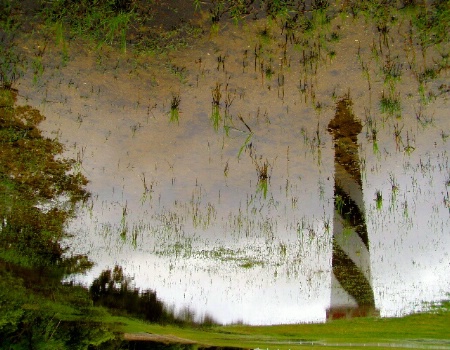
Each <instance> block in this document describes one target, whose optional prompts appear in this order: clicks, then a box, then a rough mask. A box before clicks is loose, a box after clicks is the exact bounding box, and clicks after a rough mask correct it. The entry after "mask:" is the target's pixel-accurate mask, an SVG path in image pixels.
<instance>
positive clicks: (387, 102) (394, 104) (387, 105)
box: [380, 93, 402, 117]
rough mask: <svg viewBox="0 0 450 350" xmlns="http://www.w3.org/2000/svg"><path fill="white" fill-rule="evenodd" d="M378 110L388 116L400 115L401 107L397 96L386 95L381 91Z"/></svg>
mask: <svg viewBox="0 0 450 350" xmlns="http://www.w3.org/2000/svg"><path fill="white" fill-rule="evenodd" d="M380 110H381V113H386V114H388V115H389V116H394V115H395V116H397V117H400V116H401V111H402V107H401V104H400V99H399V97H398V96H393V95H390V96H386V95H385V94H384V93H383V96H382V97H381V99H380Z"/></svg>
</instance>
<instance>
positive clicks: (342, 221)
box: [327, 97, 379, 320]
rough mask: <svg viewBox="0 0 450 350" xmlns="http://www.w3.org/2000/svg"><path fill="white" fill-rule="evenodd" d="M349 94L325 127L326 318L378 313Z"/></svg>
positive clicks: (358, 128) (355, 125)
mask: <svg viewBox="0 0 450 350" xmlns="http://www.w3.org/2000/svg"><path fill="white" fill-rule="evenodd" d="M350 107H351V101H350V99H349V98H348V97H345V98H343V99H341V100H340V101H339V102H338V103H337V107H336V115H335V117H334V118H333V119H332V120H331V121H330V124H329V125H328V130H329V131H330V133H331V134H332V135H333V142H334V151H335V155H334V167H335V182H334V220H333V254H332V270H333V272H332V280H331V301H330V307H329V308H328V309H327V320H330V319H336V318H350V317H358V316H369V315H379V311H378V310H377V309H376V308H375V300H374V294H373V289H372V285H371V275H370V255H369V237H368V234H367V227H366V220H365V213H364V201H363V192H362V181H361V169H360V162H359V155H358V140H357V138H358V134H359V133H360V132H361V130H362V125H361V123H360V122H359V121H358V120H357V119H356V118H355V116H354V115H353V113H352V111H351V108H350Z"/></svg>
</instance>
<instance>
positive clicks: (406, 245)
mask: <svg viewBox="0 0 450 350" xmlns="http://www.w3.org/2000/svg"><path fill="white" fill-rule="evenodd" d="M397 29H398V33H401V32H402V30H406V29H405V28H402V27H401V26H400V25H399V28H397ZM332 32H336V33H338V34H339V40H331V39H330V40H327V41H326V42H325V44H324V43H323V42H322V43H321V42H320V41H318V40H316V39H317V38H315V36H314V35H311V36H310V37H307V38H306V39H305V41H303V42H301V41H300V40H297V43H291V42H289V41H285V37H284V35H281V33H280V28H279V27H278V26H277V24H276V23H272V22H270V21H265V20H264V21H263V20H261V21H259V20H258V21H254V22H252V23H246V24H241V25H239V26H235V25H232V24H227V25H225V26H224V27H223V28H222V29H221V30H220V31H219V33H212V34H211V35H205V37H204V38H203V39H198V40H197V41H196V42H195V43H194V44H192V45H191V46H190V47H188V48H185V49H181V50H179V51H176V52H172V53H169V54H168V55H167V56H165V57H164V58H162V59H161V58H158V59H157V58H155V57H153V56H135V55H132V54H130V53H128V54H127V53H117V52H113V51H112V50H108V49H106V48H104V49H101V50H100V51H90V50H88V49H82V48H78V47H77V46H76V45H75V44H74V45H72V47H71V48H70V60H69V62H67V66H66V67H61V65H59V64H57V62H55V61H54V60H52V59H48V62H45V63H46V67H45V71H44V74H43V76H42V77H40V79H39V81H38V82H37V83H34V84H33V83H32V79H33V77H32V76H31V75H30V76H27V77H25V78H24V79H23V80H21V84H19V86H18V88H19V90H20V91H21V95H22V97H23V98H24V100H27V103H28V104H30V105H32V106H34V107H37V108H39V109H40V110H41V111H42V112H43V114H44V115H46V117H47V120H46V121H45V122H44V123H43V124H42V127H43V128H44V130H45V132H46V133H47V135H48V136H49V137H58V138H59V139H60V140H61V141H62V142H63V143H65V144H66V146H67V154H68V155H70V156H73V157H75V158H76V159H77V160H78V161H79V163H78V166H79V169H80V171H82V172H83V173H84V174H85V175H86V176H87V178H88V179H89V180H90V183H89V185H88V189H89V191H90V192H91V193H92V197H91V199H90V200H89V201H88V202H87V203H86V204H85V205H84V206H82V207H80V208H79V213H78V216H77V218H76V219H74V220H73V221H72V222H71V223H70V224H69V225H68V227H67V230H68V232H70V233H71V234H72V237H70V238H68V239H67V240H66V242H65V243H66V244H67V246H68V247H70V249H69V252H70V253H75V254H79V253H81V254H87V255H88V256H89V258H90V259H91V260H92V261H93V262H94V263H95V266H94V268H93V269H92V270H91V271H89V272H88V273H87V274H86V275H82V276H73V277H72V278H73V279H75V280H76V281H78V282H80V283H83V284H86V285H88V284H90V283H91V282H92V280H93V279H94V278H96V277H97V276H98V275H99V274H100V272H101V271H102V270H104V269H106V268H112V267H113V266H114V265H116V264H117V265H121V266H122V267H123V269H124V272H125V273H126V274H128V275H130V276H133V278H134V282H135V284H136V287H139V288H141V289H148V288H151V289H154V290H156V292H157V294H158V297H159V298H160V299H162V300H163V301H165V302H166V303H167V304H168V305H173V306H174V307H175V309H176V310H183V309H186V308H188V309H189V310H190V311H193V312H195V314H196V315H197V317H198V318H199V319H201V318H202V317H204V315H206V314H208V315H211V316H212V317H213V318H214V319H216V320H217V321H218V322H221V323H233V322H244V323H248V324H277V323H298V322H324V321H325V320H326V319H327V317H328V318H332V317H350V316H357V315H364V314H373V315H381V316H383V317H385V316H400V315H405V314H408V313H411V312H415V311H420V310H424V309H426V308H427V305H426V303H427V302H434V301H439V300H442V299H445V298H447V297H448V294H447V293H448V292H449V291H450V279H449V277H448V276H450V256H449V253H448V248H449V247H450V229H449V227H450V204H449V203H450V198H449V192H450V170H449V150H450V148H449V145H450V140H449V138H448V137H449V135H450V119H449V118H448V114H449V105H448V98H449V93H448V89H447V90H446V89H445V88H442V86H444V84H445V81H446V79H448V73H447V72H446V71H445V70H444V71H441V74H440V75H439V76H438V77H437V78H436V79H435V80H433V81H431V82H429V83H427V84H426V86H425V88H426V91H427V93H428V92H432V93H433V96H434V98H432V99H431V98H430V99H429V101H428V100H427V101H424V99H425V97H424V96H423V95H420V94H419V92H418V82H417V80H416V78H415V77H416V74H415V69H420V68H419V67H422V65H423V66H425V65H429V66H433V64H435V63H433V62H436V58H438V55H437V53H430V54H429V55H428V58H427V59H428V61H424V62H422V61H421V60H422V56H420V55H417V58H415V59H417V62H416V61H414V62H413V63H414V64H411V62H412V61H411V52H412V51H411V50H419V49H418V46H417V45H416V46H414V45H413V44H412V46H411V47H406V46H405V45H406V44H405V41H404V39H403V37H402V36H401V35H400V34H396V33H397V32H396V33H393V34H392V37H391V38H390V39H389V41H388V43H381V42H380V40H379V37H378V34H377V33H376V30H375V29H374V26H373V25H372V24H370V23H369V24H368V23H365V22H363V21H359V20H353V19H346V18H336V19H335V20H333V21H332V22H331V24H329V25H328V26H327V27H326V28H324V29H323V32H322V35H323V37H325V38H331V33H332ZM299 35H300V34H299ZM299 42H300V43H299ZM375 43H376V44H375ZM378 43H379V44H378ZM24 49H26V50H30V52H32V51H33V50H34V48H33V47H27V46H26V45H25V44H24ZM49 50H52V49H51V48H50V49H49ZM53 50H54V51H55V53H57V50H58V48H53ZM392 62H394V63H392ZM393 64H395V65H396V66H395V67H397V68H398V69H399V70H400V72H401V76H400V77H396V79H394V80H393V81H387V78H386V76H385V73H386V67H392V65H393ZM361 67H363V68H364V67H365V68H364V69H362V68H361ZM397 78H398V79H397ZM389 94H392V96H396V97H398V100H399V101H400V102H399V103H400V105H401V107H400V108H399V109H396V108H393V109H392V110H391V111H389V110H386V109H383V108H384V107H382V100H383V98H384V97H386V96H387V95H389ZM389 96H391V95H389ZM427 96H431V95H427ZM175 102H178V103H175Z"/></svg>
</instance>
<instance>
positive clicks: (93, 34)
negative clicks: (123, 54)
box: [43, 0, 135, 50]
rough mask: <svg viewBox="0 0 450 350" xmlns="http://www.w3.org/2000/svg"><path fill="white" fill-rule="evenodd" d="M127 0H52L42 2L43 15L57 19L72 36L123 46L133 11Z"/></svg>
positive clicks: (47, 18)
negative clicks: (44, 3)
mask: <svg viewBox="0 0 450 350" xmlns="http://www.w3.org/2000/svg"><path fill="white" fill-rule="evenodd" d="M131 5H132V3H131V1H130V0H94V1H88V0H79V1H68V0H56V1H52V2H50V3H46V6H45V7H44V9H43V14H44V17H45V18H46V20H47V22H48V23H49V24H51V23H61V24H60V26H61V25H62V26H64V27H67V28H68V29H69V31H70V34H71V35H73V36H79V37H86V38H92V39H94V40H96V41H97V42H98V43H107V44H109V45H113V44H118V45H119V46H120V47H121V48H122V49H123V50H125V49H126V35H127V31H128V30H129V27H130V24H131V22H132V21H133V20H134V19H135V12H134V9H133V7H132V6H131Z"/></svg>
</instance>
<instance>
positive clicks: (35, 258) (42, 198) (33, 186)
mask: <svg viewBox="0 0 450 350" xmlns="http://www.w3.org/2000/svg"><path fill="white" fill-rule="evenodd" d="M0 96H1V97H0V100H1V101H4V103H5V104H6V105H5V106H3V108H1V109H0V145H1V149H0V220H1V226H0V236H1V240H0V257H2V258H3V259H5V260H7V261H10V262H13V263H15V264H19V265H23V266H35V267H36V266H48V265H54V264H61V263H62V258H61V254H62V253H63V248H62V247H61V246H60V245H59V241H58V240H59V239H60V238H61V237H63V236H64V224H65V221H66V220H67V219H68V218H69V217H70V216H71V215H72V213H73V209H74V206H75V204H76V202H77V201H78V200H82V199H85V198H86V197H87V196H88V194H87V193H86V192H85V190H84V189H83V186H84V185H85V184H86V183H87V181H86V179H85V178H84V176H83V175H82V174H81V173H76V172H73V171H72V170H73V165H74V162H73V161H71V160H65V159H55V156H57V155H58V154H60V153H61V152H62V150H63V148H62V145H61V144H59V143H58V142H57V141H54V140H50V139H46V138H43V137H42V136H41V134H40V131H39V130H38V129H37V126H36V125H37V124H38V123H39V122H40V121H41V120H42V119H43V116H42V115H40V114H39V112H38V111H37V110H34V109H32V108H30V107H16V106H14V105H13V103H12V102H13V101H14V99H15V93H14V91H12V90H8V89H2V90H0ZM71 171H72V172H71Z"/></svg>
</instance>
